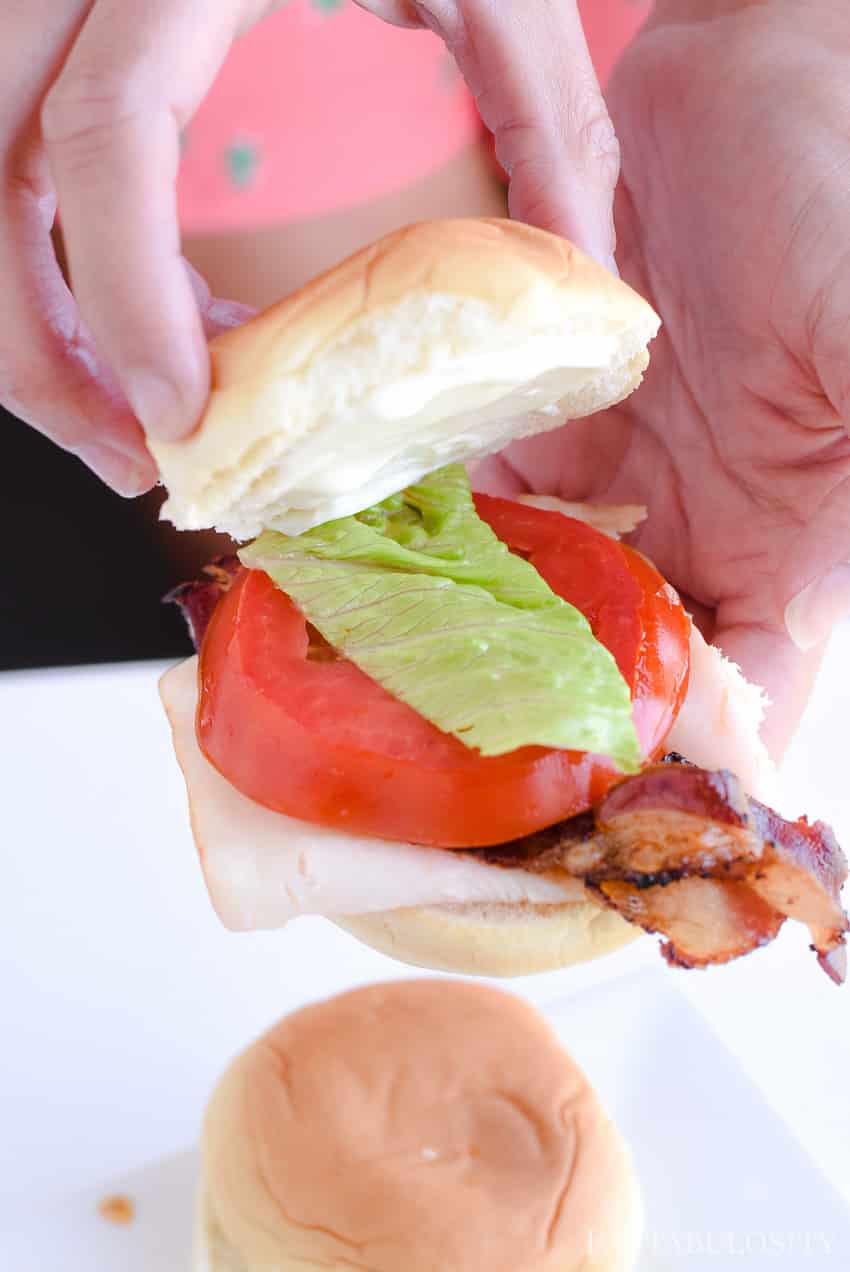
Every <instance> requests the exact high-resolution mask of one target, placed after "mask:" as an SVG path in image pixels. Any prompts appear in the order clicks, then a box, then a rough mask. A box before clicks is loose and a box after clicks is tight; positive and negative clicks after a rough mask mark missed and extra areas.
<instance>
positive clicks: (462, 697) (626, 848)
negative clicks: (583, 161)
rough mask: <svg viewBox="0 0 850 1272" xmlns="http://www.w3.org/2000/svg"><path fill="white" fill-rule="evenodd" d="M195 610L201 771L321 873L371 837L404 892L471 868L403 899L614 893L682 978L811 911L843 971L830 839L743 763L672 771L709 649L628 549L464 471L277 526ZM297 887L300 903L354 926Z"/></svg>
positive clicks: (183, 601) (826, 963)
mask: <svg viewBox="0 0 850 1272" xmlns="http://www.w3.org/2000/svg"><path fill="white" fill-rule="evenodd" d="M172 599H175V600H177V601H178V602H179V603H180V605H181V606H182V608H183V610H184V613H185V614H186V617H187V619H188V621H189V625H190V629H191V631H192V634H193V637H194V640H195V644H196V647H197V648H199V649H200V674H199V676H198V679H197V683H198V686H199V688H198V693H199V699H198V705H197V716H196V737H195V738H193V739H192V742H191V745H190V744H189V743H188V742H187V739H186V737H185V736H182V737H180V738H178V736H177V734H178V729H177V727H176V725H175V740H176V741H177V742H178V751H179V752H182V755H181V763H183V765H184V770H187V765H189V766H191V767H192V770H193V773H194V775H195V777H196V778H198V779H199V778H200V772H201V770H200V768H199V762H200V765H201V766H203V768H204V769H206V771H207V774H205V777H204V779H203V780H205V783H206V785H209V783H208V782H206V775H208V776H209V779H210V780H213V779H214V780H215V781H216V782H219V783H221V779H222V778H223V779H225V780H226V783H227V784H228V785H229V787H230V788H233V787H235V788H236V791H238V792H241V796H243V797H245V800H246V802H247V803H248V806H249V807H250V806H254V807H256V812H257V815H258V817H257V818H255V820H258V822H259V820H262V819H265V820H263V824H262V830H263V831H264V832H265V830H266V828H267V825H268V824H269V818H271V823H274V822H275V819H276V817H277V818H278V819H282V820H283V821H285V822H286V823H287V826H288V827H289V829H290V830H291V829H292V828H293V827H295V828H296V830H297V828H299V827H301V828H303V836H302V837H303V838H304V847H303V848H302V849H299V855H298V860H299V863H300V862H301V861H302V860H304V861H306V860H309V861H315V860H317V859H318V858H319V857H322V861H323V865H322V867H321V869H323V870H324V869H325V868H327V869H328V870H332V869H333V864H332V861H333V857H334V853H339V852H340V851H341V850H343V851H344V846H345V843H346V842H347V843H348V845H349V847H350V849H351V850H352V851H356V852H358V853H362V854H363V860H364V861H367V860H369V859H370V854H371V857H374V858H375V860H376V861H377V858H379V857H380V858H381V859H382V860H383V856H385V855H386V856H387V862H386V866H387V868H388V869H390V870H392V869H394V868H395V866H397V869H398V872H399V882H400V881H401V878H402V876H403V875H404V871H405V869H406V868H409V869H410V870H411V871H413V873H414V874H415V873H416V872H417V871H419V872H420V873H422V872H424V873H427V872H426V871H425V859H426V858H428V855H429V853H431V854H433V856H432V858H431V862H432V864H433V866H434V870H435V871H436V872H437V873H439V871H440V870H441V869H442V868H445V869H446V870H447V874H446V876H445V877H446V878H448V877H449V875H450V874H451V871H452V868H453V865H452V863H456V867H457V869H456V870H455V873H456V874H457V876H458V878H457V881H456V882H457V885H458V886H457V887H456V888H455V890H454V892H452V889H451V887H450V888H449V889H448V891H447V892H441V890H440V887H436V888H435V889H432V891H433V892H434V894H435V895H433V896H431V895H430V894H429V895H428V896H425V895H423V896H422V898H421V899H420V900H418V901H416V900H412V901H405V899H404V898H405V896H407V895H408V894H407V893H406V892H405V888H404V887H402V888H401V891H400V892H399V896H398V899H397V900H395V904H398V905H404V904H417V903H420V904H432V903H439V902H440V901H441V900H446V901H464V900H467V899H471V900H475V899H477V894H476V888H478V887H479V883H480V884H481V887H480V888H479V892H480V894H481V895H482V897H483V899H488V900H489V899H497V900H498V899H499V898H500V897H502V896H504V898H505V899H511V898H513V899H516V897H517V894H521V899H523V900H528V901H530V902H531V903H533V904H564V903H570V902H572V901H590V902H591V903H592V904H596V905H599V906H603V907H608V908H612V909H614V910H616V911H617V912H618V913H619V914H620V915H621V916H622V917H623V918H624V919H626V920H627V921H628V922H630V923H633V924H635V925H636V926H637V927H640V928H643V929H644V930H646V931H651V932H660V933H662V934H663V935H664V936H665V938H666V940H665V944H664V945H663V947H662V949H663V952H664V954H665V956H666V957H667V958H668V960H669V961H671V962H673V963H676V964H679V965H682V966H703V965H705V964H707V963H710V962H723V961H726V960H728V959H730V958H735V957H737V956H739V955H741V954H744V953H747V952H749V951H750V950H752V949H754V948H756V947H757V946H759V945H761V944H764V943H765V942H766V941H769V940H771V939H772V938H773V937H774V936H775V935H776V933H777V932H778V931H779V929H780V927H781V926H782V924H783V923H784V921H785V919H786V918H788V917H791V918H795V919H798V920H800V921H802V922H804V923H806V924H807V925H808V926H809V929H810V932H811V935H812V945H813V948H814V949H815V950H816V951H817V954H818V957H819V961H820V962H821V965H822V966H823V967H824V969H825V970H826V971H827V972H828V973H829V975H830V976H832V977H833V979H836V980H839V979H842V978H843V975H844V967H843V946H844V934H845V932H846V930H847V919H846V916H845V915H844V912H843V911H842V908H841V904H840V889H841V885H842V883H843V881H844V879H845V877H846V862H845V861H844V858H843V855H842V853H841V850H840V848H839V847H838V845H837V844H836V843H835V840H834V838H833V837H832V835H831V832H830V831H829V828H828V827H826V826H823V825H822V824H821V823H815V824H814V825H813V826H810V825H809V824H808V822H806V821H805V819H803V820H801V821H799V822H787V821H784V820H783V819H782V818H781V817H779V815H778V814H776V813H774V812H772V810H770V809H769V808H767V807H766V806H765V805H762V804H759V803H757V802H756V801H754V800H748V799H747V797H746V795H745V794H744V792H743V789H742V788H741V786H740V784H739V783H738V782H737V779H735V778H733V777H732V776H731V775H730V774H727V773H713V772H708V771H706V770H705V769H703V768H699V767H695V766H692V765H688V764H687V763H686V762H685V761H682V760H681V759H680V758H679V757H673V758H668V760H667V762H665V763H664V764H659V763H658V762H657V761H659V759H660V758H661V755H662V753H663V750H664V743H665V740H666V739H667V738H668V736H669V735H670V730H671V727H672V726H673V725H674V722H675V720H676V717H677V715H678V713H679V710H680V707H681V706H682V703H683V701H684V697H685V692H686V689H687V682H688V669H689V649H690V647H691V645H692V643H693V642H692V635H691V631H690V623H689V620H688V618H687V615H686V614H685V612H684V610H683V609H682V607H681V604H680V602H679V600H678V597H677V596H676V595H675V593H674V592H673V590H672V589H671V588H670V587H669V585H667V584H666V583H665V581H664V580H663V578H662V577H661V576H660V575H659V574H658V573H657V572H656V571H655V570H654V569H653V567H652V566H650V565H649V564H648V563H647V562H646V561H645V560H644V559H643V558H642V557H640V556H639V555H638V554H637V553H635V552H633V551H632V550H631V549H629V548H628V547H626V546H625V545H622V544H620V543H618V542H615V541H614V540H613V539H611V538H608V537H607V536H606V535H604V534H602V533H600V532H599V531H597V530H594V529H593V528H592V527H590V526H588V525H586V524H584V523H582V522H579V521H576V520H574V519H573V518H570V517H565V516H563V515H562V514H561V513H560V512H555V511H551V510H548V509H540V508H534V507H528V506H523V505H521V504H518V503H516V502H514V501H510V500H502V499H494V498H490V497H487V496H478V495H476V496H473V495H472V494H471V492H470V490H469V485H468V481H467V478H466V475H465V473H464V471H463V470H462V469H460V468H450V469H445V470H442V471H441V472H440V473H437V474H434V475H433V476H432V477H430V478H428V479H426V480H424V481H422V482H420V483H418V485H417V486H415V487H412V488H411V489H410V490H407V491H405V492H403V493H402V494H400V495H398V496H394V497H393V498H391V499H388V500H385V501H384V502H383V503H382V504H380V505H377V506H376V507H373V508H371V509H368V510H366V511H365V512H363V513H360V514H358V515H357V516H354V517H347V518H343V519H342V520H340V521H336V522H330V523H328V524H327V525H325V526H321V527H318V528H317V529H314V530H311V531H309V532H307V533H305V534H304V535H300V536H297V537H291V536H286V535H282V534H278V533H272V532H267V533H265V534H263V535H262V536H261V537H260V539H258V540H257V541H256V542H255V543H253V544H251V545H250V546H249V547H247V548H245V549H243V550H242V552H241V553H240V559H236V558H233V559H229V560H227V561H223V562H219V563H217V564H216V565H214V566H212V567H210V568H209V570H208V578H207V580H205V581H204V582H203V583H199V584H188V585H184V587H182V588H180V589H178V590H177V592H176V593H174V594H173V597H172ZM192 676H193V680H194V673H192ZM181 692H182V691H181ZM193 705H194V704H193ZM171 714H172V723H174V722H175V713H174V712H173V711H172V712H171ZM181 728H182V729H183V733H184V734H185V727H184V726H181ZM211 766H212V767H211ZM214 769H217V770H218V773H214ZM219 775H220V776H219ZM188 779H189V772H188V771H187V780H188ZM222 793H223V787H222V788H221V789H219V788H216V790H215V791H214V792H211V796H215V798H218V796H219V795H222ZM219 805H220V806H223V804H222V801H221V800H220V801H219ZM257 806H264V807H262V808H260V807H257ZM269 810H271V811H269ZM261 812H262V819H260V818H259V814H260V813H261ZM243 813H244V809H243V810H241V812H240V815H242V814H243ZM320 828H321V829H320ZM258 829H260V827H259V825H258ZM196 830H197V827H196ZM340 831H344V832H345V835H344V837H343V836H340V834H339V832H340ZM332 841H333V846H331V845H332ZM382 843H383V844H385V847H382ZM418 845H423V846H427V847H419V846H418ZM446 849H448V850H452V851H450V852H446V851H445V850H446ZM323 853H325V854H326V855H327V861H325V860H324V857H323V856H322V854H323ZM405 853H406V854H407V855H406V856H405ZM393 854H395V855H393ZM411 854H413V855H412V856H411ZM408 857H410V860H409V861H408V860H407V858H408ZM443 859H445V860H443ZM394 863H395V865H394ZM255 865H256V863H255ZM260 869H263V866H262V865H260ZM311 869H312V867H310V868H305V871H304V872H300V871H299V873H304V874H306V875H307V876H309V875H310V873H311ZM478 872H480V875H479V873H478ZM424 873H423V878H424ZM432 873H433V872H432ZM461 875H463V880H461V878H460V876H461ZM499 879H501V884H499V883H498V880H499ZM535 880H536V882H534V881H535ZM300 883H301V881H300V880H299V881H298V882H297V887H298V888H300ZM291 887H292V884H291V882H287V883H286V889H287V895H289V890H290V889H291ZM414 891H415V888H414ZM426 891H427V889H426ZM394 896H395V894H394ZM291 899H292V900H293V904H292V906H291V912H292V914H293V915H294V914H296V913H300V912H304V911H305V910H309V909H313V910H314V912H315V911H316V910H317V909H318V912H323V913H332V912H333V909H332V908H331V909H329V908H328V904H329V903H328V900H327V898H326V899H325V902H323V903H322V904H321V905H319V904H316V905H313V904H312V903H311V902H310V900H309V899H308V901H307V904H305V903H304V899H303V898H301V899H300V900H299V899H298V898H297V897H296V898H291ZM314 900H315V901H316V902H318V898H314ZM392 904H393V900H388V899H387V898H383V904H369V903H368V898H366V897H364V898H363V899H362V903H357V902H353V903H350V904H348V905H347V907H346V904H345V902H344V901H342V902H340V904H338V905H337V906H336V912H337V913H346V912H347V913H349V914H354V913H357V912H359V911H363V912H365V911H367V910H370V909H371V910H374V909H376V908H377V909H383V908H390V906H391V905H392ZM225 921H227V920H225ZM234 925H236V926H249V925H254V926H262V925H263V924H262V922H258V923H254V922H253V920H252V921H250V922H249V923H246V924H243V923H242V922H241V921H237V923H236V924H234Z"/></svg>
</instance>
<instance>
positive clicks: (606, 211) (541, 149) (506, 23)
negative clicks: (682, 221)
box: [416, 0, 620, 268]
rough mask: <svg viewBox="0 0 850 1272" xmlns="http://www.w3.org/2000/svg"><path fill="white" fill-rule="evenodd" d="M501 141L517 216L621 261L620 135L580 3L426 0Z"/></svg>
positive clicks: (427, 16) (426, 16) (610, 261)
mask: <svg viewBox="0 0 850 1272" xmlns="http://www.w3.org/2000/svg"><path fill="white" fill-rule="evenodd" d="M416 9H417V11H418V12H419V13H420V14H421V16H422V18H423V21H425V22H427V23H428V25H430V26H432V27H433V28H434V29H435V30H437V31H438V32H439V33H440V34H441V35H442V36H443V38H444V39H445V41H446V43H447V44H448V46H449V48H450V49H451V51H452V53H453V54H454V56H455V59H456V60H457V63H458V65H459V67H460V69H461V71H462V72H463V75H464V78H465V79H466V82H467V84H468V85H469V87H470V89H471V90H472V92H473V93H474V95H475V98H476V100H477V102H478V108H479V110H480V112H481V116H482V118H483V120H484V122H485V123H486V125H487V127H488V128H489V129H490V130H491V132H493V134H494V135H495V138H496V151H497V154H498V157H499V160H500V162H501V164H502V166H503V167H504V169H505V171H506V172H507V173H508V176H509V178H510V189H509V200H510V210H511V213H512V215H513V216H515V217H517V218H518V219H519V220H522V221H528V222H529V223H531V224H534V225H538V226H540V227H542V228H543V229H548V230H553V231H555V232H557V233H560V234H563V235H565V236H566V237H567V238H570V239H572V240H573V241H574V242H575V243H576V244H577V245H578V246H579V247H581V248H583V249H584V250H585V251H586V252H588V253H589V255H591V256H593V257H595V258H596V260H598V261H599V262H600V263H602V264H604V265H606V266H608V267H609V268H613V267H614V246H615V235H614V218H613V196H614V188H615V186H616V184H617V178H618V176H619V171H620V155H619V147H618V144H617V137H616V133H615V132H614V127H613V125H612V123H611V119H610V116H609V114H608V109H607V107H606V105H605V101H604V98H603V96H602V93H601V90H600V88H599V82H598V80H597V78H596V73H595V71H594V69H593V63H592V61H591V58H590V53H589V51H588V48H587V42H586V40H585V37H584V31H583V29H582V25H581V19H580V17H579V13H578V9H577V5H576V3H575V0H549V3H547V4H530V3H528V0H456V2H452V3H450V2H449V0H422V2H421V3H417V5H416Z"/></svg>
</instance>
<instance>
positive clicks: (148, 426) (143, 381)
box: [124, 371, 195, 442]
mask: <svg viewBox="0 0 850 1272" xmlns="http://www.w3.org/2000/svg"><path fill="white" fill-rule="evenodd" d="M124 392H125V393H126V394H127V399H128V401H129V403H130V405H131V407H132V408H133V411H134V413H135V415H136V418H137V419H138V421H139V423H140V424H141V426H142V428H143V429H144V430H145V433H146V434H147V435H148V436H149V437H156V438H158V439H159V440H160V441H163V442H172V441H176V440H177V439H178V438H179V437H183V436H185V434H186V433H188V432H189V430H190V429H191V427H192V425H193V424H194V423H195V420H194V418H192V416H191V415H190V413H189V412H188V411H187V409H186V402H185V400H184V398H183V396H182V395H181V394H180V393H178V391H177V389H176V387H175V386H174V385H173V384H172V383H171V382H170V381H169V380H166V379H163V378H162V377H161V376H158V375H153V374H151V373H150V372H148V371H134V372H131V373H130V374H129V375H127V376H126V377H125V378H124Z"/></svg>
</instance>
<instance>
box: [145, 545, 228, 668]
mask: <svg viewBox="0 0 850 1272" xmlns="http://www.w3.org/2000/svg"><path fill="white" fill-rule="evenodd" d="M241 569H242V563H241V562H240V560H239V558H238V557H237V556H224V557H216V559H215V560H214V561H210V563H209V565H205V566H204V574H205V575H206V576H207V577H206V578H204V579H197V580H196V581H194V582H192V583H181V584H180V585H179V586H178V587H175V588H172V590H171V591H170V592H168V593H167V595H165V596H164V597H163V598H162V603H163V605H169V604H172V603H173V604H174V605H179V606H180V609H181V612H182V614H183V617H184V618H185V620H186V626H187V627H188V628H189V635H190V637H191V638H192V644H193V645H194V646H195V653H199V652H200V649H201V642H202V641H203V639H204V635H205V634H206V630H207V628H208V627H209V624H210V619H211V618H212V616H213V610H214V609H215V607H216V605H218V603H219V601H220V600H221V598H222V597H223V596H224V594H225V592H228V591H229V590H230V588H231V587H232V585H233V580H234V579H235V578H236V575H237V574H238V573H239V571H240V570H241Z"/></svg>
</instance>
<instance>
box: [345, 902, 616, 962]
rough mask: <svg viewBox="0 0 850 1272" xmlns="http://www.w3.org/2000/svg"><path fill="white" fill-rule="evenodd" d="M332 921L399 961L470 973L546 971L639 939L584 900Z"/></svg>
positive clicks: (383, 914) (463, 907)
mask: <svg viewBox="0 0 850 1272" xmlns="http://www.w3.org/2000/svg"><path fill="white" fill-rule="evenodd" d="M333 922H334V923H335V924H336V925H337V927H341V928H344V929H345V931H347V932H350V933H351V935H352V936H356V937H357V939H358V940H360V941H363V942H364V944H366V945H371V946H372V947H373V949H376V950H379V951H380V952H381V953H382V954H388V955H389V956H390V958H394V959H397V960H398V962H400V963H410V964H412V965H413V966H414V967H428V968H433V969H434V970H437V971H443V972H463V973H465V974H467V975H472V976H530V975H532V974H533V973H534V972H551V971H555V970H556V969H557V968H559V967H570V966H572V965H573V964H574V963H588V962H590V961H591V960H592V959H595V958H602V957H603V956H604V955H605V954H611V953H613V951H614V950H618V949H620V948H622V946H624V945H628V944H629V943H630V942H631V941H634V940H636V939H637V937H639V936H640V935H641V932H640V929H639V928H636V927H634V926H632V924H630V923H627V922H626V921H625V919H623V918H621V917H620V915H619V914H617V913H616V912H615V911H614V910H607V909H603V907H602V906H597V905H593V904H592V903H588V904H586V905H583V904H575V903H572V904H569V905H530V904H527V903H526V904H520V905H486V904H480V905H446V906H422V907H414V908H411V909H405V910H384V911H381V912H380V913H378V914H354V915H348V916H346V917H345V918H334V920H333Z"/></svg>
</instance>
